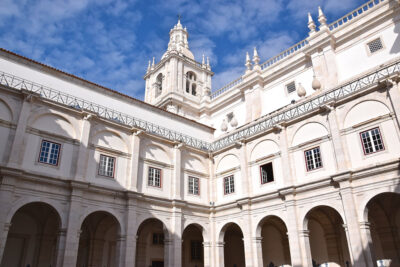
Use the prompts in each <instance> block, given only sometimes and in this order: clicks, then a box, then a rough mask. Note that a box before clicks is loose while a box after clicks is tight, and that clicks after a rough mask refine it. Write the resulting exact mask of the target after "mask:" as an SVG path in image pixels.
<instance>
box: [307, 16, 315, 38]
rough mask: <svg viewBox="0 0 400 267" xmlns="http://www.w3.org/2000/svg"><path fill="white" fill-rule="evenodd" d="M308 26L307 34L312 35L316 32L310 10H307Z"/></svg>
mask: <svg viewBox="0 0 400 267" xmlns="http://www.w3.org/2000/svg"><path fill="white" fill-rule="evenodd" d="M308 28H309V29H310V32H309V35H312V34H314V33H315V32H316V31H315V28H316V26H315V23H314V20H313V18H312V16H311V14H310V12H308Z"/></svg>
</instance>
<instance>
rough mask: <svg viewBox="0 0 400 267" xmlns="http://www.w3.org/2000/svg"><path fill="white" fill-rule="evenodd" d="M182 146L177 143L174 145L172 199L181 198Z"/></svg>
mask: <svg viewBox="0 0 400 267" xmlns="http://www.w3.org/2000/svg"><path fill="white" fill-rule="evenodd" d="M182 148H183V144H182V143H179V144H176V145H175V146H174V174H173V177H172V181H171V183H172V185H171V187H172V199H179V200H181V199H182V198H183V195H182V193H183V192H182V191H183V190H182V188H181V187H182V185H183V177H182Z"/></svg>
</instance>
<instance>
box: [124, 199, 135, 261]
mask: <svg viewBox="0 0 400 267" xmlns="http://www.w3.org/2000/svg"><path fill="white" fill-rule="evenodd" d="M136 205H137V200H136V199H134V198H133V197H132V196H130V195H129V193H128V199H127V206H126V214H125V220H126V221H125V225H126V240H125V248H123V249H125V259H124V264H125V267H129V266H135V263H136V240H137V236H136V234H137V229H138V225H137V223H136Z"/></svg>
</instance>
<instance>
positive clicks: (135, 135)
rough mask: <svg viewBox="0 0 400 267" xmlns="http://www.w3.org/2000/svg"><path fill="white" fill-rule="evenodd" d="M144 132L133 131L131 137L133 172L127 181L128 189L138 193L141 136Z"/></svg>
mask: <svg viewBox="0 0 400 267" xmlns="http://www.w3.org/2000/svg"><path fill="white" fill-rule="evenodd" d="M142 132H143V131H140V130H133V132H132V137H131V143H132V144H131V145H132V147H131V154H132V155H131V162H130V163H131V171H130V175H129V177H128V181H127V187H128V188H129V189H130V190H132V191H136V192H137V191H138V179H139V155H140V139H141V138H140V134H141V133H142Z"/></svg>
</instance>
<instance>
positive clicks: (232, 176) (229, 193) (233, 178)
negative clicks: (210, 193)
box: [223, 174, 235, 195]
mask: <svg viewBox="0 0 400 267" xmlns="http://www.w3.org/2000/svg"><path fill="white" fill-rule="evenodd" d="M227 178H232V181H233V182H232V183H230V182H229V192H228V193H227V192H226V190H225V188H226V186H225V179H227ZM228 181H230V180H228ZM231 184H233V191H232V192H231V191H230V188H231ZM223 190H224V195H231V194H233V193H235V175H233V174H231V175H228V176H225V177H224V179H223Z"/></svg>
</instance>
